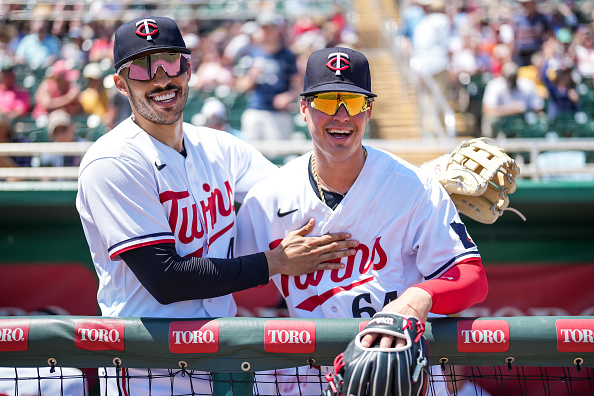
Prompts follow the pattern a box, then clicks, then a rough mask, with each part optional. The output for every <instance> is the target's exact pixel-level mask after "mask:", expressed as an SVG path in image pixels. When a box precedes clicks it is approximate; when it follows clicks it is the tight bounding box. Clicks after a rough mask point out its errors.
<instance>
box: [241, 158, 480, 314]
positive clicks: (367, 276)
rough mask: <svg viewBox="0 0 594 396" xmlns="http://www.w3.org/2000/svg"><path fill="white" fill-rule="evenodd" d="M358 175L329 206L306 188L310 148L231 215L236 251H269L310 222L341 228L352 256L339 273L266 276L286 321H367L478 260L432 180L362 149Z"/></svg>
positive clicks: (319, 229)
mask: <svg viewBox="0 0 594 396" xmlns="http://www.w3.org/2000/svg"><path fill="white" fill-rule="evenodd" d="M367 151H368V157H367V160H366V162H365V166H364V167H363V170H362V171H361V173H360V174H359V177H358V178H357V180H356V181H355V183H354V184H353V186H352V187H351V189H350V190H349V191H348V193H347V195H346V196H345V198H344V199H343V200H342V202H341V203H340V204H339V205H338V207H337V208H336V209H335V210H332V209H330V208H329V207H327V206H326V205H324V204H323V203H322V202H321V201H320V199H319V198H318V197H317V196H316V193H315V191H314V190H313V188H312V186H311V184H310V181H309V173H308V164H309V161H310V157H311V153H308V154H306V155H303V156H301V157H299V158H297V159H295V160H293V161H291V162H290V163H288V164H287V165H285V166H284V167H282V168H281V169H280V171H278V172H277V173H274V174H272V175H271V176H270V177H269V178H267V179H266V180H264V181H262V182H260V183H258V184H257V185H256V186H255V187H254V188H253V189H252V190H250V192H249V193H248V195H247V197H246V199H245V202H244V203H243V205H242V207H241V209H240V210H239V214H238V233H239V236H240V237H239V238H238V240H237V246H238V248H237V253H238V254H239V255H244V254H249V253H253V252H257V251H261V250H263V249H270V248H271V247H274V246H275V245H276V244H278V242H280V240H282V239H283V238H284V237H285V236H286V235H287V233H288V232H290V231H292V230H295V229H297V228H299V227H301V226H302V225H303V224H305V223H306V222H307V221H308V219H310V218H314V219H315V220H316V224H315V228H314V230H313V232H312V234H311V235H323V234H326V233H332V232H349V233H351V234H352V235H353V239H356V240H358V241H359V243H360V245H359V246H358V247H357V254H356V255H355V256H350V257H349V258H343V259H342V262H343V263H345V264H346V267H345V268H344V269H340V270H331V271H318V272H316V273H312V274H309V275H302V276H298V277H295V276H286V275H275V276H274V277H273V280H274V282H275V283H276V285H277V287H278V289H279V290H280V292H281V294H282V295H283V297H284V298H285V300H286V301H287V306H288V308H289V312H290V314H291V316H292V317H301V318H352V317H355V318H357V317H371V316H373V315H374V314H375V313H376V312H379V311H381V309H382V308H383V307H384V305H386V304H387V303H388V302H390V301H392V300H394V299H396V297H397V296H399V295H400V294H401V293H402V292H404V291H405V290H406V289H407V288H409V287H410V286H412V285H415V284H417V283H420V282H422V281H423V280H428V279H434V278H437V277H439V276H441V275H442V274H443V273H444V272H446V271H447V270H448V269H450V268H451V267H452V266H454V265H456V264H457V263H458V262H460V261H461V260H464V259H466V258H469V257H480V256H479V252H478V250H477V248H476V246H475V244H474V243H473V242H472V240H471V239H470V237H469V236H468V234H467V232H466V228H465V227H464V224H463V223H462V221H461V220H460V217H459V215H458V212H457V210H456V208H455V206H454V205H453V203H452V201H451V200H450V198H449V197H448V195H447V193H446V191H445V190H444V189H443V187H441V185H440V184H439V182H437V181H436V180H434V179H433V178H432V177H431V176H430V175H428V174H426V173H425V172H424V171H421V170H420V169H418V168H416V167H414V166H412V165H410V164H408V163H407V162H405V161H403V160H402V159H400V158H398V157H396V156H394V155H392V154H390V153H387V152H384V151H381V150H377V149H374V148H371V147H367Z"/></svg>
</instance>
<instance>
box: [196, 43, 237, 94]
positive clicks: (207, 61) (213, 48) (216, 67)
mask: <svg viewBox="0 0 594 396" xmlns="http://www.w3.org/2000/svg"><path fill="white" fill-rule="evenodd" d="M201 41H202V49H203V54H204V56H203V58H202V62H201V63H200V65H199V66H198V69H197V70H196V76H195V78H194V80H195V81H196V83H195V84H194V86H193V87H194V89H196V90H198V91H207V92H212V91H213V90H214V89H215V87H218V86H220V85H226V86H228V87H233V86H234V85H235V76H234V75H233V72H232V71H231V67H230V66H229V65H227V64H226V63H225V62H224V61H223V57H222V51H223V48H220V47H219V46H218V45H217V43H216V42H215V40H214V39H213V37H212V36H211V35H209V36H206V37H203V39H202V40H201Z"/></svg>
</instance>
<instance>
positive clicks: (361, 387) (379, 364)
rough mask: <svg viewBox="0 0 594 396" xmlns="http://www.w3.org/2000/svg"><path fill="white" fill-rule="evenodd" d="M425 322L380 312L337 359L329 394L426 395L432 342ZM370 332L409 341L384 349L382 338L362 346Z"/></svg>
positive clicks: (354, 395)
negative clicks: (370, 345) (426, 337)
mask: <svg viewBox="0 0 594 396" xmlns="http://www.w3.org/2000/svg"><path fill="white" fill-rule="evenodd" d="M424 331H425V325H424V323H423V322H421V321H420V320H418V319H417V318H415V317H412V316H408V317H407V316H402V315H398V314H390V313H377V314H375V315H374V316H373V319H371V321H370V322H369V324H368V325H367V326H366V327H365V328H364V329H363V331H361V332H360V333H359V334H357V336H356V337H355V339H354V340H353V341H351V342H350V343H349V345H348V347H347V349H346V350H345V351H344V352H343V353H341V354H340V355H338V356H337V357H336V359H335V360H334V371H333V372H332V373H328V374H326V380H327V381H328V382H329V384H328V387H327V388H326V390H325V393H324V395H325V396H365V395H368V396H379V395H382V396H386V395H392V396H400V395H413V396H425V395H427V392H428V390H429V372H428V371H427V365H428V364H429V345H428V344H427V340H426V339H425V336H423V332H424ZM369 333H377V334H386V335H391V336H394V337H398V338H402V339H404V340H406V345H405V346H401V347H391V348H380V347H379V339H380V338H381V337H378V339H377V342H376V343H375V344H377V345H374V346H372V347H371V348H364V347H363V346H362V345H361V338H363V336H365V335H366V334H369Z"/></svg>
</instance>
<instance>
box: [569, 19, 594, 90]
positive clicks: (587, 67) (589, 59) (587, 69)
mask: <svg viewBox="0 0 594 396" xmlns="http://www.w3.org/2000/svg"><path fill="white" fill-rule="evenodd" d="M573 41H574V44H575V60H576V67H577V70H578V72H579V73H580V75H581V76H582V78H589V79H591V78H592V77H593V76H594V33H593V31H592V28H591V27H590V26H582V27H580V28H578V30H577V31H576V33H575V35H574V36H573Z"/></svg>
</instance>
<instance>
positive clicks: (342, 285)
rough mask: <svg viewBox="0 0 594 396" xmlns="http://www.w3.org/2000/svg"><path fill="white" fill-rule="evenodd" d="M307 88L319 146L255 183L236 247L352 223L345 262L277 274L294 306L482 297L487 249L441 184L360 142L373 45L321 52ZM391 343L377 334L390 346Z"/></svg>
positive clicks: (422, 307)
mask: <svg viewBox="0 0 594 396" xmlns="http://www.w3.org/2000/svg"><path fill="white" fill-rule="evenodd" d="M301 96H302V99H301V104H300V108H301V116H302V117H303V119H304V121H306V122H307V125H308V127H309V132H310V134H311V137H312V141H313V152H310V153H307V154H305V155H303V156H301V157H299V158H297V159H295V160H293V161H292V162H290V163H288V164H287V165H285V166H284V167H282V168H281V169H280V171H279V172H277V173H275V174H273V175H272V176H270V177H269V178H267V179H265V180H263V181H262V182H260V183H258V184H257V185H256V186H255V187H254V188H253V189H252V190H250V192H249V193H248V195H247V196H246V199H245V201H244V203H243V205H242V207H241V209H240V210H239V215H238V230H239V231H238V232H239V234H240V235H241V237H240V238H239V239H238V241H237V242H238V253H239V254H250V253H253V252H256V251H259V250H262V249H268V248H274V246H276V245H277V244H278V243H279V242H280V241H282V239H283V238H284V237H285V236H286V235H287V233H288V232H290V231H291V230H292V229H295V228H296V227H299V226H300V225H302V224H305V223H306V222H307V219H309V218H314V219H316V225H315V227H314V230H313V232H312V235H324V234H327V233H331V232H334V231H335V230H339V229H344V230H349V232H351V233H352V234H353V235H354V237H356V238H357V240H358V241H359V246H357V248H356V250H357V254H356V255H354V256H350V257H348V258H345V259H342V262H343V263H344V264H345V265H346V267H345V268H344V269H334V270H320V271H317V272H316V273H312V274H308V275H303V276H290V275H275V276H273V280H274V282H275V284H276V285H277V287H278V289H279V290H280V292H281V294H282V295H283V297H284V298H285V300H286V302H287V306H288V309H289V312H290V314H291V316H293V317H299V318H349V317H351V318H360V317H372V316H373V315H374V314H375V313H377V312H394V313H399V314H402V315H406V316H415V317H417V318H419V319H420V320H421V321H425V320H426V319H427V316H428V314H429V313H430V312H432V313H435V314H451V313H455V312H458V311H461V310H463V309H465V308H467V307H469V306H471V305H473V304H475V303H477V302H480V301H482V300H483V299H484V298H485V297H486V294H487V282H486V277H485V272H484V269H483V266H482V262H481V257H480V254H479V252H478V250H477V247H476V245H475V244H474V242H473V241H472V239H471V238H470V237H469V235H468V233H467V232H466V228H465V226H464V224H463V223H462V221H461V219H460V217H459V215H458V212H457V210H456V207H455V206H454V204H453V203H452V201H451V200H450V198H449V196H448V194H447V192H446V191H445V190H444V188H443V187H442V186H441V184H440V183H439V182H438V181H437V180H436V179H434V178H433V177H432V176H431V175H429V174H426V173H425V172H423V171H421V170H420V169H418V168H417V167H414V166H412V165H410V164H408V163H406V162H405V161H403V160H402V159H400V158H398V157H396V156H395V155H392V154H390V153H387V152H385V151H381V150H378V149H375V148H373V147H369V146H363V145H362V139H363V135H364V133H365V129H366V127H367V124H368V122H369V119H370V117H371V111H372V107H373V98H374V97H375V96H376V95H375V94H373V92H372V91H371V78H370V71H369V64H368V61H367V59H366V58H365V56H364V55H363V54H361V53H359V52H357V51H354V50H351V49H347V48H326V49H323V50H320V51H316V52H314V53H313V54H312V55H311V56H310V58H309V60H308V63H307V68H306V72H305V80H304V91H303V92H302V93H301ZM376 336H377V335H376V334H370V335H368V336H366V337H365V338H363V340H362V344H363V345H364V346H370V345H371V344H372V342H373V341H374V340H375V338H376ZM391 343H392V338H391V337H387V336H383V337H382V338H381V340H380V346H382V347H386V346H389V345H390V344H391ZM318 390H319V385H318ZM308 394H309V393H308Z"/></svg>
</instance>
